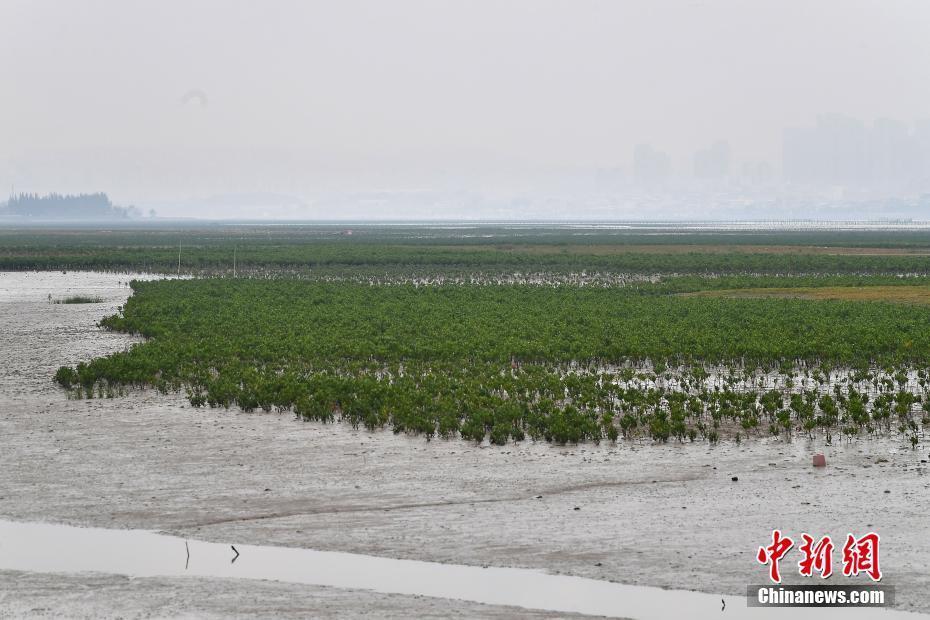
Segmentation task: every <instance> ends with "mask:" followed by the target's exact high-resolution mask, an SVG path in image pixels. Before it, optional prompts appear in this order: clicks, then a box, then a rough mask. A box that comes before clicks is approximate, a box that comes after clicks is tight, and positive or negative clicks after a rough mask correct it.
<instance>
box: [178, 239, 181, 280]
mask: <svg viewBox="0 0 930 620" xmlns="http://www.w3.org/2000/svg"><path fill="white" fill-rule="evenodd" d="M178 277H179V278H180V277H181V240H180V239H178Z"/></svg>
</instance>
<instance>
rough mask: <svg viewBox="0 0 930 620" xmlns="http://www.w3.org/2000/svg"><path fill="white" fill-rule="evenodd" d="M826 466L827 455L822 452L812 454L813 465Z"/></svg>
mask: <svg viewBox="0 0 930 620" xmlns="http://www.w3.org/2000/svg"><path fill="white" fill-rule="evenodd" d="M826 466H827V457H825V456H824V455H822V454H815V455H814V467H826Z"/></svg>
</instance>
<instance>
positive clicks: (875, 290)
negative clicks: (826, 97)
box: [683, 286, 930, 305]
mask: <svg viewBox="0 0 930 620" xmlns="http://www.w3.org/2000/svg"><path fill="white" fill-rule="evenodd" d="M683 295H684V296H686V297H726V298H729V299H747V298H753V299H760V298H772V297H777V298H782V299H817V300H820V299H842V300H848V301H886V302H891V303H910V304H927V305H930V286H824V287H800V288H744V289H722V290H718V291H698V292H695V293H684V294H683Z"/></svg>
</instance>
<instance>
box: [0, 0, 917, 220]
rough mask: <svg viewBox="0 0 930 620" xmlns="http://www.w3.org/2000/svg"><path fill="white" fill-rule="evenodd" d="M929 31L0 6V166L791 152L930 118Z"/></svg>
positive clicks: (908, 20)
mask: <svg viewBox="0 0 930 620" xmlns="http://www.w3.org/2000/svg"><path fill="white" fill-rule="evenodd" d="M928 33H930V2H927V1H926V0H873V1H862V0H859V1H857V0H798V1H791V0H757V1H752V0H717V1H714V0H707V1H671V0H635V1H634V0H629V1H622V0H616V1H612V2H608V1H584V0H565V1H560V2H555V1H544V0H518V1H506V0H493V1H475V0H470V1H465V0H461V1H456V2H452V1H441V0H432V1H425V0H424V1H410V0H391V1H389V0H373V1H352V0H333V1H331V2H312V1H307V0H304V1H293V2H292V1H283V0H279V1H274V0H270V1H263V2H258V1H254V2H238V1H233V0H226V1H218V0H199V1H198V0H177V1H175V0H158V1H155V0H152V1H145V2H143V1H139V0H112V1H101V0H74V1H71V0H60V1H57V2H52V1H42V0H0V101H2V108H0V109H2V114H0V182H5V183H6V184H7V185H9V184H11V183H16V184H17V187H20V186H21V187H22V188H23V189H33V190H41V191H46V190H51V189H56V188H59V189H63V190H72V189H101V190H108V189H110V190H111V191H115V192H116V193H117V194H118V195H121V196H122V197H125V198H128V199H131V200H136V201H138V202H141V203H145V201H146V200H148V199H156V198H157V199H159V200H164V199H169V198H171V197H176V198H182V197H185V196H194V195H201V196H203V195H210V194H212V193H217V192H218V191H221V190H222V189H224V188H228V189H229V190H230V191H238V192H244V191H256V192H260V191H262V192H267V191H282V192H290V193H294V192H298V193H299V192H300V191H305V190H307V189H308V188H314V187H321V188H324V187H325V188H327V189H353V188H360V189H366V188H374V187H383V188H386V189H395V188H399V189H404V188H406V189H409V188H414V187H430V186H431V184H433V183H434V181H435V180H436V179H440V180H448V179H452V183H453V184H458V186H461V187H467V186H468V185H469V179H474V185H475V186H476V187H475V188H473V189H480V186H481V184H482V183H484V182H486V181H487V179H493V180H494V182H495V183H505V184H506V180H507V179H508V178H509V177H513V178H514V179H518V178H519V179H521V181H520V182H521V183H524V182H526V181H525V180H526V179H527V178H529V179H530V183H532V178H533V174H537V173H540V171H543V172H542V174H544V173H545V172H544V171H548V170H561V169H566V170H572V169H582V168H589V167H615V166H619V167H626V168H628V167H629V166H630V161H631V158H632V153H633V148H634V146H635V145H636V144H638V143H649V144H651V145H652V146H654V147H656V148H659V149H662V150H665V151H667V152H668V153H669V154H670V155H671V156H672V160H673V163H674V164H675V166H676V167H686V166H687V165H688V162H690V158H691V155H692V153H693V152H694V151H695V150H696V149H699V148H704V147H707V146H708V145H710V144H711V143H712V142H713V141H715V140H718V139H726V140H728V141H729V143H730V146H731V152H732V153H733V157H734V158H735V159H736V160H737V162H742V161H751V162H754V161H769V162H772V163H773V164H774V165H776V166H777V165H778V164H779V161H780V156H781V140H782V131H783V129H784V127H786V126H792V125H806V124H811V123H812V122H813V121H814V119H815V117H816V115H817V114H819V113H823V112H837V113H842V114H846V115H849V116H852V117H856V118H860V119H863V120H866V121H869V122H871V121H872V120H873V119H875V118H880V117H890V118H898V119H901V120H905V121H908V122H910V121H914V120H916V119H921V118H927V117H930V78H928V67H930V36H928ZM185 95H188V96H187V97H185ZM91 185H92V186H93V187H91Z"/></svg>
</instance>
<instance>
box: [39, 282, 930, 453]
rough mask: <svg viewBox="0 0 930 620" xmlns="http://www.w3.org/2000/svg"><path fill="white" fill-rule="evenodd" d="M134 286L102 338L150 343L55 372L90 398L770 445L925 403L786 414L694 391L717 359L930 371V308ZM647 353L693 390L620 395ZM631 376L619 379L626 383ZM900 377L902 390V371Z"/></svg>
mask: <svg viewBox="0 0 930 620" xmlns="http://www.w3.org/2000/svg"><path fill="white" fill-rule="evenodd" d="M132 286H133V289H134V294H133V296H132V297H131V298H130V299H129V300H128V302H127V303H126V305H125V307H124V308H123V311H122V313H121V314H120V315H116V316H111V317H108V318H106V319H104V320H103V322H102V324H103V325H104V326H105V327H108V328H111V329H114V330H118V331H124V332H130V333H138V334H142V335H144V336H147V337H148V338H149V339H150V340H148V341H147V342H145V343H143V344H140V345H137V346H134V347H133V348H132V349H130V350H129V351H127V352H122V353H117V354H114V355H111V356H109V357H105V358H100V359H96V360H93V361H91V362H89V363H87V364H79V365H78V367H77V368H76V369H72V368H67V367H64V368H62V369H60V370H59V372H58V374H57V376H56V378H57V380H58V381H59V382H60V383H61V384H62V385H63V386H64V387H67V388H72V389H76V390H78V391H79V392H81V393H83V394H84V395H87V396H92V395H93V394H94V390H95V387H96V390H97V393H98V394H100V393H103V392H104V391H109V390H111V389H112V388H113V387H114V386H124V385H154V386H156V387H158V388H160V389H164V390H170V389H181V388H186V389H187V390H188V394H189V397H190V400H191V403H192V404H194V405H198V406H199V405H206V404H209V405H211V406H227V407H228V406H230V405H233V404H237V405H239V406H240V407H242V408H244V409H246V410H250V409H257V408H262V409H265V410H271V409H273V408H277V409H291V410H293V411H294V412H296V413H297V414H298V415H300V416H302V417H304V418H307V419H317V420H331V419H334V418H335V417H337V416H341V417H343V418H345V419H347V420H348V421H350V422H351V423H352V424H354V425H356V426H357V425H360V424H362V425H364V426H366V427H368V428H380V427H382V426H385V425H390V426H391V427H392V428H393V430H394V431H395V432H413V433H423V434H425V435H426V436H427V437H431V436H433V435H436V434H438V435H441V436H446V437H448V436H453V435H456V434H460V435H461V436H462V437H465V438H468V439H473V440H482V439H484V438H485V437H486V436H487V435H488V434H490V437H491V440H492V441H494V442H496V443H502V442H506V441H507V440H509V439H514V440H519V439H522V438H524V437H525V436H526V435H527V434H529V435H531V436H533V437H540V438H545V439H547V440H551V441H557V442H566V441H582V440H599V439H601V438H602V437H608V438H610V439H615V438H616V437H617V436H618V434H619V433H623V434H624V435H627V434H631V433H632V434H635V433H636V432H637V430H636V429H641V431H642V432H643V433H648V434H649V435H651V436H653V437H654V438H656V439H666V440H667V439H668V438H669V436H676V437H678V438H679V439H681V438H683V437H686V436H687V437H689V438H691V439H694V438H695V437H696V436H698V435H700V436H702V437H706V438H708V439H710V440H712V441H713V440H715V439H716V437H717V436H718V435H717V433H718V429H720V428H721V425H723V426H724V427H725V426H726V425H727V421H728V420H729V421H730V422H732V423H734V424H741V425H742V427H743V428H744V429H746V430H747V431H749V430H752V429H755V428H757V427H761V428H765V425H766V423H767V424H768V428H769V430H771V431H772V432H776V433H777V432H780V429H786V430H789V429H790V428H792V427H793V426H797V427H798V428H804V429H806V430H807V431H808V432H810V431H811V430H812V429H813V428H814V427H815V426H818V427H819V426H822V427H823V428H832V427H833V426H836V425H838V424H843V425H845V428H847V430H848V429H852V431H855V432H858V429H861V428H865V429H866V430H874V429H875V428H877V427H879V426H882V425H884V426H888V427H890V424H891V422H890V420H889V415H890V414H889V415H886V414H885V413H887V412H890V411H891V410H892V407H893V406H895V407H898V409H897V411H898V414H899V415H898V417H899V418H900V420H899V421H900V422H901V424H902V427H901V428H907V426H906V424H909V423H911V422H912V421H911V420H910V418H909V416H910V410H911V408H912V407H911V406H912V405H914V404H915V403H916V402H919V401H920V400H921V397H920V396H917V397H915V396H914V395H913V394H910V393H908V392H905V391H903V390H902V391H899V393H897V394H895V393H891V392H889V394H884V395H882V396H881V397H882V398H885V397H887V399H889V400H887V401H884V402H880V401H878V400H877V399H875V398H874V395H873V402H872V404H871V409H870V410H867V409H866V408H865V407H864V406H862V407H861V408H862V411H863V413H857V412H858V411H859V408H860V407H859V406H860V405H863V403H864V402H868V399H869V397H868V395H865V396H864V399H865V400H864V401H863V400H862V398H863V397H861V396H860V395H859V394H858V393H857V392H856V391H855V390H853V389H852V388H844V389H843V390H842V391H839V390H838V391H836V392H835V396H831V397H830V399H831V400H830V401H828V402H826V403H825V404H824V405H823V407H820V408H818V407H819V405H816V403H818V402H819V401H820V399H821V398H822V394H819V393H811V394H806V395H803V396H800V398H801V399H802V400H801V401H799V403H795V404H796V405H797V407H796V410H795V409H787V410H782V400H786V399H787V400H790V399H793V398H794V396H792V395H790V394H787V393H775V394H774V395H773V394H769V395H768V396H766V395H765V394H764V393H749V394H737V393H735V392H733V391H731V390H730V389H729V388H727V387H726V385H727V384H723V386H722V387H723V389H719V388H718V389H716V390H714V391H713V392H712V393H709V392H708V391H707V390H706V388H705V387H701V386H700V385H698V381H697V380H698V379H700V378H701V375H703V374H705V373H704V371H703V369H702V365H703V364H705V363H710V362H714V363H723V364H729V365H731V367H732V368H733V369H743V368H756V367H757V366H762V367H764V368H781V369H782V370H785V369H793V368H794V365H795V363H796V362H797V361H798V360H804V361H807V362H810V363H817V364H821V365H827V366H828V367H829V365H842V366H849V367H857V368H861V369H863V371H862V372H865V370H864V369H867V368H869V367H870V365H873V364H881V365H884V366H886V367H889V368H913V367H920V366H922V365H925V364H926V363H927V362H928V358H930V329H928V327H930V309H928V308H926V307H922V306H917V305H895V304H890V303H882V302H856V301H842V300H826V301H811V300H799V299H781V298H767V299H726V298H701V297H684V296H679V295H664V296H663V295H642V294H637V293H634V292H631V291H629V290H627V289H622V288H592V287H569V286H559V287H538V286H467V285H459V286H430V287H422V286H421V287H415V286H412V285H394V286H371V285H364V284H353V283H338V284H323V283H314V282H306V281H295V280H231V279H205V280H189V281H152V282H134V283H133V285H132ZM646 359H650V360H652V361H653V362H656V363H658V364H659V367H660V368H662V367H663V366H664V365H665V364H667V363H671V364H675V365H679V364H688V365H691V366H692V367H693V368H694V370H693V371H691V373H690V376H691V377H692V378H694V379H695V383H694V386H695V387H694V390H692V392H691V393H687V391H685V392H681V391H679V392H676V393H672V392H671V391H668V390H664V389H652V388H650V389H635V388H629V387H627V388H624V387H620V386H619V385H618V384H617V383H616V382H615V381H614V378H615V377H614V376H613V375H611V374H610V373H608V372H606V371H605V370H604V369H605V368H607V367H614V368H616V367H618V366H623V365H627V364H629V363H631V362H637V361H643V360H646ZM579 364H580V366H579ZM569 368H581V369H582V372H577V371H574V370H573V371H570V372H567V371H566V370H567V369H569ZM633 372H634V371H633V370H632V369H630V368H629V367H627V368H623V369H618V374H619V375H620V376H625V377H626V379H630V378H631V377H632V376H633ZM659 372H660V373H661V372H662V371H661V370H659ZM740 372H741V371H740ZM828 372H829V371H828ZM920 373H921V381H922V383H921V385H922V386H923V385H924V383H923V380H924V377H925V373H924V372H923V371H922V370H921V371H920ZM897 376H898V378H897V383H898V385H899V386H904V385H906V384H907V382H908V378H907V376H906V374H904V373H901V372H898V375H897ZM871 379H872V377H871V376H865V375H864V376H863V378H862V379H861V380H862V381H865V382H867V381H869V380H871ZM875 384H876V385H878V383H877V379H876V380H875ZM889 384H890V385H891V387H890V388H888V390H891V389H892V388H893V387H894V384H893V382H891V381H890V380H889ZM765 398H768V401H764V399H765ZM834 398H835V400H836V401H838V402H839V405H837V404H836V402H834ZM805 399H806V400H805ZM764 402H768V403H769V404H764ZM805 403H807V404H805ZM856 403H858V405H857V404H856ZM769 405H771V406H769ZM786 411H787V413H785V412H786ZM792 411H794V413H792ZM870 411H871V413H870ZM883 412H885V413H883ZM786 415H787V418H785V416H786ZM779 416H781V417H779ZM804 416H807V417H804ZM863 416H864V417H863ZM786 419H787V424H786V422H785V420H786ZM882 420H884V422H883V423H880V422H881V421H882ZM852 431H851V432H852ZM915 437H916V431H915Z"/></svg>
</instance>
